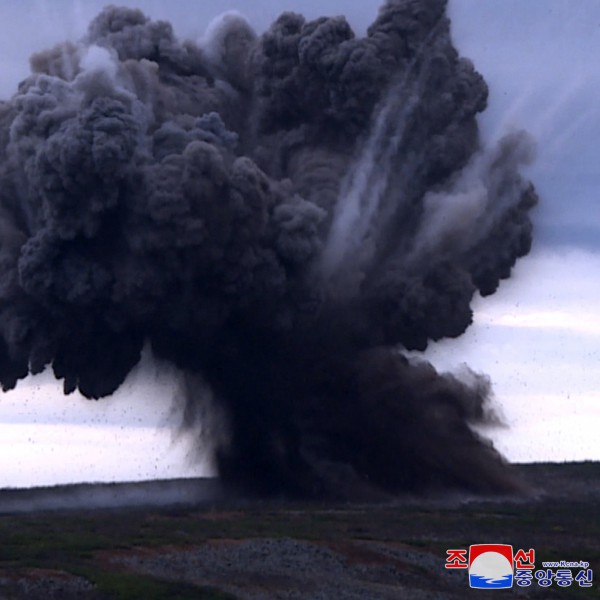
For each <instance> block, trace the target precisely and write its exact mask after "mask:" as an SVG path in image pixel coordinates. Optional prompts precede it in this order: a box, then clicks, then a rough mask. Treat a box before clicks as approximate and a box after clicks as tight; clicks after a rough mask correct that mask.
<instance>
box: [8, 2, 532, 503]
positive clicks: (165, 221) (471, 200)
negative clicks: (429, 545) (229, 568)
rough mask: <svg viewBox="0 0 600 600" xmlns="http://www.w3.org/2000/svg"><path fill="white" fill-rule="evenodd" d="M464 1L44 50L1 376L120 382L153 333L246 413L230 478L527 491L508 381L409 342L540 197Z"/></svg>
mask: <svg viewBox="0 0 600 600" xmlns="http://www.w3.org/2000/svg"><path fill="white" fill-rule="evenodd" d="M445 9H446V2H445V0H388V1H387V2H386V3H385V4H384V5H383V7H382V8H381V9H380V12H379V15H378V17H377V19H376V20H375V22H374V23H373V24H372V25H371V27H370V28H369V29H368V32H367V35H366V36H365V37H363V38H357V37H356V36H355V34H354V33H353V31H352V29H351V28H350V26H349V25H348V23H347V21H346V20H345V19H344V18H343V17H335V18H320V19H317V20H315V21H307V20H306V19H305V18H304V17H302V16H301V15H299V14H294V13H285V14H283V15H282V16H281V17H279V19H277V21H275V23H274V24H273V25H272V26H271V28H270V29H269V30H268V31H267V32H266V33H264V34H263V35H261V36H258V35H257V34H256V33H255V32H254V31H253V30H252V28H251V27H250V26H249V25H248V23H247V22H246V21H245V20H244V19H243V18H242V17H241V16H240V15H239V14H237V13H228V14H226V15H224V16H223V17H222V18H220V19H219V20H218V21H216V22H215V23H213V24H212V25H211V27H210V28H209V31H208V34H207V36H206V39H205V40H203V42H202V43H201V44H195V43H192V42H180V41H179V40H178V39H177V38H176V37H175V35H174V33H173V30H172V28H171V26H170V25H169V24H168V23H166V22H163V21H152V20H150V19H148V18H147V17H146V16H144V15H143V14H142V13H141V12H140V11H138V10H131V9H127V8H115V7H108V8H106V9H105V10H103V11H102V12H101V13H100V14H99V15H98V16H97V17H96V18H95V19H94V20H93V21H92V23H91V24H90V26H89V29H88V33H87V35H86V36H85V38H84V39H82V40H81V41H80V42H78V43H75V44H74V43H65V44H63V45H60V46H57V47H55V48H53V49H51V50H49V51H47V52H43V53H40V54H36V55H34V56H33V57H32V58H31V67H32V74H31V75H30V76H29V77H28V78H27V79H25V80H24V81H23V82H22V83H21V84H20V86H19V89H18V92H17V93H16V94H15V95H14V96H13V98H12V99H10V100H9V101H7V102H4V103H2V104H1V105H0V231H1V236H0V243H1V248H0V277H1V287H0V298H1V300H2V302H1V305H0V381H1V383H2V386H3V388H4V389H5V390H8V389H11V388H13V387H14V386H15V385H16V383H17V381H18V380H19V379H21V378H24V377H25V376H27V375H28V374H29V373H34V374H35V373H39V372H41V371H42V370H44V369H45V368H46V367H47V366H48V365H51V367H52V369H53V371H54V374H55V376H56V377H57V378H58V379H62V380H64V390H65V393H70V392H72V391H74V390H76V389H78V390H80V391H81V393H82V394H84V395H85V396H87V397H89V398H100V397H102V396H106V395H109V394H111V393H112V392H114V391H115V390H116V389H117V388H118V387H119V386H120V385H121V383H122V382H123V381H124V379H125V377H126V376H127V374H128V373H129V372H130V370H131V369H132V368H133V367H134V366H135V365H136V364H137V363H138V361H139V359H140V355H141V351H142V348H143V347H144V345H145V344H148V345H149V346H150V348H151V349H152V352H153V354H154V355H155V356H156V357H158V358H160V359H164V360H167V361H169V362H170V363H172V364H174V365H176V366H177V367H178V368H180V369H182V370H183V371H184V372H186V373H189V374H190V376H191V377H201V378H202V380H203V381H204V382H206V384H207V385H208V386H209V387H210V389H211V392H212V395H213V396H214V398H215V402H217V404H218V406H219V409H220V410H221V411H222V414H224V415H226V417H225V419H226V425H227V427H228V432H229V434H228V436H227V440H226V441H223V442H222V443H220V444H219V445H217V447H216V448H215V449H214V452H215V459H216V463H217V466H218V470H219V473H220V475H221V476H222V477H223V479H224V480H225V481H228V482H231V483H233V484H237V485H241V486H245V487H247V488H251V489H253V490H256V491H258V492H261V493H271V492H280V491H283V492H288V493H292V494H311V495H312V494H322V493H333V492H334V491H335V488H336V487H337V486H339V485H340V482H342V481H359V482H368V483H369V485H373V486H375V487H378V488H382V489H385V490H388V491H391V492H396V491H400V490H405V489H424V488H431V487H440V486H442V487H447V486H450V487H460V488H466V489H471V490H475V491H506V490H510V489H512V488H513V486H514V485H515V483H514V481H513V480H512V478H511V475H510V472H509V470H508V467H507V465H506V463H505V461H504V460H503V459H502V457H501V456H500V455H499V454H498V453H497V452H496V451H495V450H494V448H493V447H492V445H491V443H489V442H488V441H486V440H485V439H483V438H481V437H480V436H479V435H478V434H476V433H475V432H474V431H473V430H472V428H471V425H472V424H474V423H477V422H478V421H479V422H481V421H483V420H485V419H486V416H487V415H488V409H487V401H488V398H489V392H490V390H489V383H488V381H487V380H486V379H485V378H483V377H475V376H474V377H473V378H472V381H470V382H463V381H461V380H459V379H458V378H457V377H455V376H452V375H447V374H446V375H441V374H438V373H437V372H436V371H435V369H434V368H433V367H432V366H430V365H429V364H427V363H425V362H419V363H415V362H414V361H412V360H409V359H408V358H407V357H406V356H405V355H404V354H403V350H414V349H418V350H423V349H425V348H426V346H427V344H428V342H429V341H430V340H439V339H441V338H444V337H456V336H459V335H461V334H462V333H463V332H464V331H465V329H466V328H467V327H468V326H469V325H470V323H471V321H472V312H471V308H470V302H471V300H472V298H473V296H474V294H475V293H476V292H477V291H479V292H480V293H481V294H482V295H488V294H492V293H493V292H494V291H495V290H496V288H497V286H498V284H499V282H500V280H501V279H503V278H506V277H508V276H509V275H510V272H511V268H512V267H513V265H514V263H515V261H516V260H517V258H519V257H521V256H523V255H525V254H527V253H528V251H529V249H530V245H531V234H532V225H531V221H530V218H529V211H530V209H531V208H532V207H533V206H534V205H535V204H536V202H537V197H536V194H535V192H534V189H533V186H532V185H531V184H530V183H529V182H528V181H526V180H525V179H524V178H523V177H522V176H521V175H520V173H519V168H520V167H521V165H523V164H526V163H527V162H528V161H530V160H531V158H532V155H533V152H532V144H531V142H530V141H529V140H528V139H527V137H526V136H525V135H523V134H521V133H513V134H510V135H509V136H507V137H506V138H504V139H503V140H501V141H500V142H499V144H498V147H497V148H494V149H491V150H484V149H483V148H482V147H481V146H480V142H479V135H478V128H477V121H476V116H477V114H478V113H479V112H481V111H483V110H484V109H485V106H486V102H487V94H488V90H487V86H486V84H485V82H484V80H483V78H482V77H481V76H480V75H479V74H478V73H477V72H476V71H475V70H474V67H473V65H472V64H471V62H470V61H468V60H466V59H464V58H461V57H460V56H459V55H458V53H457V51H456V49H455V48H454V46H453V44H452V40H451V36H450V22H449V19H448V18H447V16H446V10H445ZM188 390H189V393H188V394H187V398H186V402H187V403H188V405H189V408H190V411H191V412H192V413H193V409H194V407H195V406H197V405H200V404H201V403H202V402H203V397H202V396H203V394H202V393H201V392H200V390H199V389H197V390H196V391H195V390H194V387H193V386H189V387H188Z"/></svg>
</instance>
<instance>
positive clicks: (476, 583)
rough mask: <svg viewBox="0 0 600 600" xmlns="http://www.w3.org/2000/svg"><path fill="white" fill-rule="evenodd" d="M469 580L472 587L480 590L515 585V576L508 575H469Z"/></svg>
mask: <svg viewBox="0 0 600 600" xmlns="http://www.w3.org/2000/svg"><path fill="white" fill-rule="evenodd" d="M469 581H470V583H471V587H472V588H477V589H480V590H489V589H506V588H511V587H512V585H513V576H512V575H506V576H505V577H496V578H495V579H493V578H491V577H483V576H482V575H469Z"/></svg>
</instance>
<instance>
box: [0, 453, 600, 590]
mask: <svg viewBox="0 0 600 600" xmlns="http://www.w3.org/2000/svg"><path fill="white" fill-rule="evenodd" d="M519 470H520V471H521V472H522V473H523V477H524V478H525V479H526V480H527V481H528V482H529V483H530V485H531V488H532V492H531V493H530V494H529V495H528V496H526V497H519V498H517V497H513V498H502V499H501V498H475V497H469V496H465V495H459V494H453V495H447V496H444V497H441V496H440V497H435V498H415V497H409V496H407V497H403V498H397V499H394V500H393V501H387V502H379V503H376V504H373V503H369V504H343V503H336V504H323V503H318V504H317V503H312V504H299V503H287V502H258V501H249V500H242V499H236V500H232V499H227V498H223V497H222V495H220V494H217V493H216V492H215V491H214V489H212V488H211V489H212V491H211V492H210V493H207V492H206V490H205V492H203V493H199V494H198V495H196V497H195V498H196V499H195V500H194V499H193V498H191V497H190V493H189V491H190V488H189V486H190V485H192V487H193V486H196V488H195V489H196V490H197V491H198V489H199V484H198V483H197V482H196V483H194V484H191V483H188V484H187V485H188V488H186V491H185V493H182V496H181V497H180V498H179V501H178V499H177V497H176V494H174V493H173V489H172V484H170V487H169V486H168V487H169V489H170V490H171V492H170V493H169V494H167V495H166V496H165V495H164V494H163V499H162V501H160V502H159V501H158V500H157V498H158V497H159V496H160V494H159V493H158V490H155V491H156V492H157V494H156V496H155V497H154V500H155V501H154V502H152V497H151V494H150V491H151V490H152V489H155V488H152V486H150V487H148V486H146V488H144V486H141V488H140V489H144V493H143V494H140V495H139V497H140V504H142V505H137V506H136V505H132V502H131V501H128V502H121V503H120V504H121V505H122V506H121V507H119V508H114V507H113V508H107V507H106V506H107V504H111V503H109V502H108V501H106V502H104V504H102V503H101V502H98V501H96V503H95V504H94V506H95V508H93V509H91V508H84V507H81V504H82V503H85V502H91V500H90V498H91V497H92V496H91V495H90V494H91V490H92V488H89V489H86V490H84V491H85V493H82V490H81V489H78V500H77V502H76V501H74V500H73V498H72V497H71V501H69V492H68V490H67V491H65V489H64V488H60V489H57V490H55V492H56V494H58V495H59V496H60V498H62V501H61V502H62V504H63V506H68V507H69V508H60V506H59V505H60V504H61V503H60V502H58V501H57V500H56V498H57V497H58V496H56V495H55V496H54V497H55V501H54V502H50V500H49V499H51V498H52V497H53V494H52V491H51V490H46V491H45V492H44V494H41V495H39V494H40V493H39V492H38V496H37V500H38V502H37V510H30V511H29V512H25V511H23V510H21V511H20V512H19V506H20V507H21V508H24V507H28V509H32V507H34V506H36V504H35V503H32V498H31V497H30V499H29V504H27V502H26V498H25V496H24V495H23V496H20V497H19V496H18V494H17V495H15V492H11V494H12V495H11V496H10V498H9V495H10V494H8V493H7V492H4V493H3V492H0V512H4V514H3V515H0V599H5V598H6V599H21V598H23V599H31V600H36V599H44V600H50V599H54V598H56V599H59V598H60V599H64V600H70V599H75V598H77V599H83V600H85V599H98V600H104V599H106V600H108V599H115V600H128V599H134V598H141V599H142V598H143V599H144V600H146V599H149V600H152V599H160V598H169V599H180V600H186V599H192V598H194V599H214V600H217V599H222V600H224V599H231V598H238V599H248V600H263V599H276V598H277V599H282V600H283V599H285V600H296V599H300V598H302V599H309V600H329V599H330V598H331V599H336V600H355V599H356V600H363V599H382V600H387V599H390V600H392V599H402V598H407V599H415V600H419V599H424V600H426V599H427V600H428V599H443V598H450V599H454V598H456V599H458V598H465V597H467V598H468V597H473V598H481V599H485V598H497V597H498V595H501V594H502V593H503V592H497V591H491V592H483V591H478V590H470V589H469V587H468V578H467V573H466V572H465V571H463V570H459V571H449V570H447V569H445V568H444V563H445V557H446V550H447V549H449V548H467V547H468V546H469V545H470V544H477V543H509V544H513V546H515V547H516V548H524V549H525V550H528V549H529V548H534V549H535V550H536V567H537V568H541V561H542V560H544V561H546V560H569V561H579V560H584V561H588V562H589V563H590V568H592V569H593V570H594V574H595V575H596V574H597V576H598V577H600V463H577V464H575V463H573V464H564V465H522V466H520V467H519ZM154 485H155V484H154ZM185 485H186V484H184V483H182V484H181V486H182V489H183V488H185ZM210 485H212V484H210ZM104 487H105V488H106V486H104ZM200 487H202V486H200ZM123 489H125V488H123ZM127 489H128V490H129V492H128V494H126V496H127V498H130V499H131V498H132V497H136V496H135V494H133V495H132V494H131V488H127ZM72 491H73V490H72ZM3 494H4V495H3ZM7 494H8V495H7ZM103 494H104V496H103V497H105V498H108V497H110V498H112V505H113V506H116V505H118V504H119V487H118V486H116V487H114V488H111V493H110V494H107V492H106V489H105V490H104V492H103ZM123 494H124V492H123ZM124 495H125V494H124ZM42 496H43V497H44V498H45V504H44V503H40V498H42ZM71 496H73V495H72V494H71ZM15 498H16V499H15ZM19 498H20V500H19ZM86 499H87V500H86ZM142 499H145V501H143V502H142ZM8 500H10V502H8ZM78 505H79V506H78ZM123 505H125V506H123ZM126 505H129V506H126ZM48 508H53V509H54V510H48ZM599 590H600V586H599V585H598V583H597V582H595V581H594V584H593V587H591V588H580V587H579V586H578V585H577V584H574V585H572V586H570V587H566V588H558V587H557V586H556V585H553V586H552V587H550V588H547V589H544V588H540V587H539V586H537V585H535V584H534V585H533V586H531V587H530V588H515V589H513V590H511V591H509V592H504V594H505V595H506V594H510V595H514V596H515V597H520V598H554V597H556V598H559V597H560V598H600V593H599Z"/></svg>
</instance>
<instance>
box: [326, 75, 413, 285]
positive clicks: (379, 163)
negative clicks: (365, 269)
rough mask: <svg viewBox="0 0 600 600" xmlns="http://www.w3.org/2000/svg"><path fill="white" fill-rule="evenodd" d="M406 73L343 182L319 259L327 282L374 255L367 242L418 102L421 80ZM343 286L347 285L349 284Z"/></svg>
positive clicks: (389, 95)
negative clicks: (345, 267) (345, 269)
mask: <svg viewBox="0 0 600 600" xmlns="http://www.w3.org/2000/svg"><path fill="white" fill-rule="evenodd" d="M410 73H411V69H408V71H407V75H406V76H405V77H404V78H403V79H402V81H400V82H399V83H398V84H396V85H393V86H392V87H391V88H390V91H389V92H388V94H387V97H386V99H385V102H384V105H383V107H382V109H381V111H380V112H378V113H377V119H376V120H375V123H374V126H373V129H372V131H371V134H370V135H369V138H368V140H367V142H366V144H365V145H364V147H363V148H362V150H361V152H360V154H359V156H358V157H357V159H356V161H355V162H354V163H353V164H352V166H351V167H350V169H349V170H348V173H347V175H346V177H345V179H344V181H343V182H342V184H341V191H340V195H339V199H338V202H337V205H336V207H335V212H334V215H333V221H332V225H331V230H330V233H329V236H328V238H327V241H326V243H325V248H324V250H323V254H322V257H321V270H322V274H323V276H324V278H325V279H326V280H331V279H338V278H340V277H342V278H343V273H344V264H346V263H348V262H349V261H352V262H354V261H357V260H358V261H359V262H361V263H367V262H368V261H369V258H370V257H371V256H372V248H373V246H372V245H371V248H370V250H371V251H369V250H366V251H365V249H366V248H367V246H368V245H369V244H370V243H372V242H373V241H374V240H371V239H370V234H371V233H372V228H373V227H372V226H373V222H374V221H375V219H376V217H377V215H378V214H379V211H380V209H381V205H382V200H383V198H384V194H385V191H386V188H387V185H388V181H389V176H390V172H391V169H392V162H393V161H392V159H393V157H394V156H395V155H396V154H397V152H398V149H399V147H400V145H401V143H402V141H403V139H404V132H405V128H406V124H407V122H408V120H409V119H410V116H411V113H412V112H413V111H414V109H415V107H416V106H417V103H418V92H417V87H418V83H419V80H413V81H412V82H411V81H410V77H409V76H410ZM399 106H400V108H399ZM404 168H405V169H406V165H405V167H404ZM337 283H340V282H339V281H337ZM343 283H344V284H345V285H344V287H347V285H348V283H349V282H348V281H345V282H343Z"/></svg>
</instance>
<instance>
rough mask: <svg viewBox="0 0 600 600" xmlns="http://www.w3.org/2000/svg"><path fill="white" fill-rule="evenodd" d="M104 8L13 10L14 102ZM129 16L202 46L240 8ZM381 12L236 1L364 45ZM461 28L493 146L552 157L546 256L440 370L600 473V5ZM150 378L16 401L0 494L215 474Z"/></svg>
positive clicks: (461, 12)
mask: <svg viewBox="0 0 600 600" xmlns="http://www.w3.org/2000/svg"><path fill="white" fill-rule="evenodd" d="M104 4H105V2H102V1H97V0H81V1H74V0H52V1H50V0H48V1H43V0H36V1H33V0H31V1H23V0H0V52H1V53H2V57H3V59H2V70H0V97H4V98H7V97H10V96H11V95H12V94H13V93H14V91H15V89H16V86H17V84H18V82H19V81H20V80H21V79H22V78H23V77H24V76H26V74H27V72H28V57H29V55H30V54H31V53H32V52H34V51H36V50H41V49H44V48H47V47H49V46H51V45H53V44H55V43H57V42H59V41H62V40H64V39H77V38H79V37H80V36H81V35H82V34H83V33H84V32H85V28H86V26H87V23H88V22H89V20H90V19H91V18H92V17H93V16H94V15H95V14H96V13H97V12H98V11H99V10H100V9H101V8H102V6H104ZM120 4H124V5H130V6H138V7H140V8H142V9H143V10H144V11H145V12H146V13H147V14H149V15H150V16H151V17H153V18H167V19H169V20H170V21H171V22H172V23H173V24H174V27H175V30H176V32H177V33H178V34H179V35H180V36H181V37H189V38H198V37H200V36H201V35H202V33H203V31H204V29H205V27H206V25H207V24H208V23H209V21H210V20H211V19H212V18H213V17H214V16H216V14H217V13H218V12H220V10H222V9H223V8H226V6H225V4H224V3H208V2H197V1H188V0H178V1H170V2H166V1H161V0H140V1H136V2H133V1H132V2H130V1H123V2H120ZM377 4H378V3H377V2H365V1H364V0H352V1H349V0H296V1H293V0H285V1H284V0H277V1H276V0H232V1H231V2H229V7H230V8H234V9H238V10H240V11H241V12H243V13H245V14H246V15H247V17H248V19H249V20H250V22H251V23H252V24H253V25H254V26H255V27H256V28H257V29H258V30H263V29H264V28H265V27H266V26H267V25H268V24H269V23H270V22H271V21H272V20H273V19H274V18H275V17H276V16H277V14H279V13H280V12H281V11H283V10H296V11H298V12H303V13H305V14H306V15H308V16H310V17H315V16H318V15H320V14H341V13H345V14H347V15H348V18H349V20H350V22H351V24H352V25H353V26H354V27H355V29H356V30H357V31H358V32H363V31H364V30H365V29H366V26H367V25H368V22H369V21H370V20H372V19H373V17H374V16H375V15H376V12H377ZM217 6H218V9H219V10H218V9H217V8H216V7H217ZM450 14H451V17H452V19H453V35H454V38H455V43H456V45H457V46H458V48H459V49H460V51H461V53H462V54H463V55H466V56H468V57H470V58H471V59H472V60H473V61H474V62H475V65H476V66H477V68H478V69H479V70H480V71H481V72H482V74H483V75H484V77H485V78H486V80H487V81H488V83H489V85H490V106H489V109H488V111H487V112H486V113H485V115H484V116H482V118H481V119H480V123H481V129H482V134H483V138H484V140H485V141H486V143H488V144H491V143H493V141H494V140H495V139H497V138H498V137H499V136H501V135H502V134H503V133H505V132H507V131H509V130H510V129H513V128H524V129H526V130H528V131H530V133H531V134H532V135H533V136H534V137H535V139H536V142H537V146H538V157H537V160H536V162H535V163H534V164H533V165H532V166H531V167H530V168H529V171H528V175H529V176H530V177H531V178H532V180H533V181H534V183H535V185H536V187H537V189H538V191H539V193H540V196H541V200H542V201H541V204H540V206H539V208H538V209H536V213H535V217H534V218H535V224H536V242H535V247H534V251H533V253H532V255H531V256H530V257H528V258H527V259H524V260H523V261H521V263H520V264H519V265H518V268H517V269H516V271H515V274H514V276H513V278H512V279H511V280H510V281H509V282H507V283H506V284H504V285H503V286H502V288H501V290H500V291H499V293H498V294H497V295H496V296H494V297H493V298H491V299H486V300H480V301H478V302H477V303H476V305H475V307H476V316H475V324H474V325H473V327H472V328H471V330H470V331H469V332H468V333H467V334H466V335H465V336H463V337H462V338H461V339H460V340H458V341H444V342H442V343H440V344H438V345H436V346H435V347H434V348H432V350H431V351H430V352H429V353H428V356H429V357H430V358H431V359H432V360H433V361H434V362H435V364H437V365H440V366H442V367H444V368H456V367H457V366H459V365H460V363H462V362H466V363H468V364H470V365H472V366H473V367H474V368H476V369H478V370H481V371H484V372H486V373H489V375H490V377H491V378H492V381H493V383H494V387H495V390H496V402H497V405H498V407H499V410H500V411H501V412H502V413H503V414H504V416H505V420H506V421H507V423H508V425H509V426H510V427H508V428H506V429H500V430H497V431H494V432H491V433H490V435H492V436H493V438H494V440H495V441H496V443H497V445H498V446H499V448H500V449H501V450H502V451H503V452H505V454H506V455H507V456H508V457H509V458H510V459H513V460H521V461H526V460H544V459H552V460H567V459H568V460H571V459H584V458H594V459H600V443H598V442H597V437H598V436H597V433H596V432H597V430H598V428H599V427H600V409H599V404H598V403H597V401H596V398H595V397H596V395H597V390H598V389H600V367H599V366H598V365H599V361H598V358H599V357H598V348H600V309H599V308H598V298H600V255H599V251H600V208H599V206H600V204H599V202H598V198H597V190H598V187H599V186H600V170H599V169H598V158H599V154H600V151H599V150H598V140H599V139H600V116H599V114H600V109H599V105H598V98H599V97H600V70H599V69H598V68H597V57H598V56H600V2H598V1H597V0H578V1H577V2H576V3H575V2H572V0H528V1H526V2H524V1H523V0H451V2H450ZM145 373H146V371H144V376H143V377H142V376H140V372H139V371H138V373H137V374H136V373H134V374H133V375H132V377H131V378H130V380H128V383H127V385H126V386H125V389H124V390H121V391H120V392H119V397H118V398H113V399H109V400H104V401H101V402H98V403H91V404H90V403H88V402H85V401H83V400H82V399H81V398H79V397H77V396H76V395H74V396H72V397H70V398H69V400H65V399H64V398H62V396H61V394H60V388H59V387H58V386H56V385H54V384H53V383H52V382H51V380H50V378H49V377H46V378H42V379H39V380H35V381H33V382H31V381H30V382H25V383H24V384H22V385H20V386H19V388H18V389H17V391H16V392H14V393H11V394H7V395H5V396H4V397H3V398H1V399H0V440H4V441H0V452H1V453H2V454H0V456H3V457H4V459H2V458H0V486H2V485H32V484H36V483H51V482H62V481H76V480H111V479H143V478H148V477H153V476H176V475H190V474H194V473H200V472H204V471H203V470H205V469H206V465H205V464H202V463H200V464H196V465H195V466H194V465H193V464H192V463H190V462H189V461H186V459H185V457H186V456H187V455H188V454H189V452H190V446H189V444H187V445H186V443H183V444H179V445H177V444H173V436H172V432H171V430H170V428H169V427H168V426H166V425H167V424H168V423H172V422H175V421H176V420H177V415H176V414H174V413H173V411H172V406H171V400H172V398H173V397H174V395H175V394H176V386H175V384H174V376H173V373H172V371H169V369H167V368H166V367H164V368H163V370H160V368H159V372H155V373H154V374H153V376H152V377H151V378H149V379H148V378H147V377H146V375H145ZM141 405H142V406H144V409H143V410H140V408H139V407H140V406H141ZM67 431H68V433H66V432H67ZM107 432H110V433H107ZM102 440H105V441H107V440H108V441H107V443H105V444H103V442H102ZM66 441H67V442H68V443H65V442H66ZM2 444H3V445H2ZM50 449H51V450H52V451H50ZM3 460H4V462H2V461H3Z"/></svg>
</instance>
